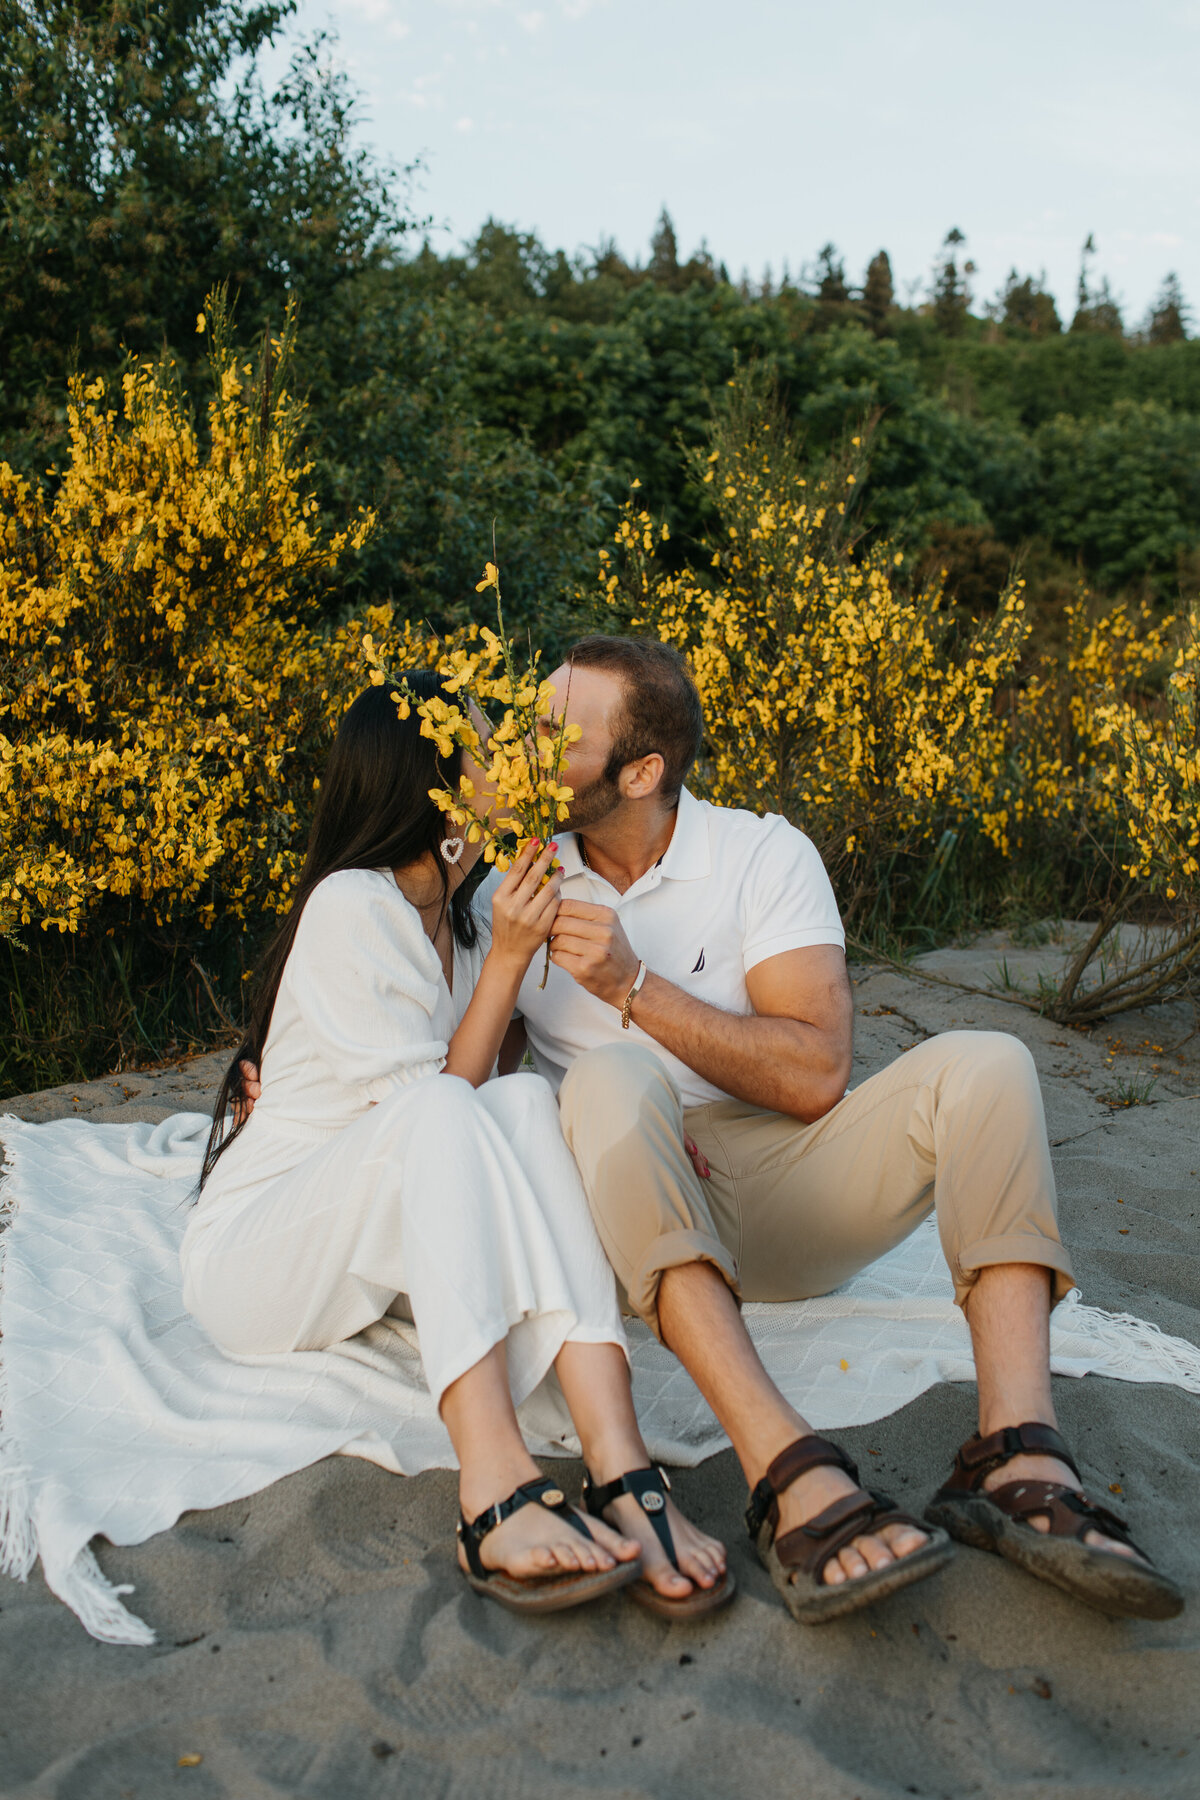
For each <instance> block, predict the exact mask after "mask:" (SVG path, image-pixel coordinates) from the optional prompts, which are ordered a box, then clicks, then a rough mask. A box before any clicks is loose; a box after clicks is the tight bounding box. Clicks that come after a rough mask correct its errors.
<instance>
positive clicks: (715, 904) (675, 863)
mask: <svg viewBox="0 0 1200 1800" xmlns="http://www.w3.org/2000/svg"><path fill="white" fill-rule="evenodd" d="M559 843H560V848H559V853H558V859H559V861H560V862H561V864H562V866H563V869H564V871H565V874H564V878H563V886H562V892H563V898H564V899H570V900H585V901H588V902H590V903H591V904H592V905H593V906H611V907H612V908H614V909H615V911H616V912H617V913H618V915H619V916H620V920H621V925H622V928H623V929H624V931H625V935H626V936H627V937H628V939H629V942H630V944H631V945H632V946H633V950H634V954H635V955H636V956H639V957H641V958H642V959H643V961H644V962H645V963H646V966H647V968H649V969H650V970H651V971H652V972H653V973H654V974H655V975H661V976H663V977H664V978H665V979H666V980H667V981H673V982H674V983H675V985H676V986H677V987H681V988H683V989H684V990H685V992H687V993H689V994H694V995H695V996H696V998H697V1000H705V1001H707V1002H708V1004H709V1005H710V1006H716V1007H719V1008H720V1009H721V1011H722V1012H730V1013H738V1014H740V1015H742V1016H743V1017H745V1016H748V1015H749V1014H751V1013H752V1012H753V1011H754V1008H753V1007H752V1006H751V1004H750V996H749V994H748V993H747V992H746V976H747V974H748V973H749V971H750V970H751V969H753V968H754V967H755V966H756V965H757V964H758V963H761V962H765V961H766V960H767V958H768V957H770V956H778V955H780V954H781V952H783V951H785V950H801V949H805V948H807V947H808V946H809V945H812V944H836V945H838V946H839V947H840V948H842V949H844V948H845V944H846V934H845V932H844V931H843V929H842V922H841V919H840V918H839V917H838V909H837V902H836V900H835V899H834V897H833V888H832V887H831V886H830V882H829V877H828V875H827V874H826V873H825V865H824V863H823V862H822V861H821V858H820V856H819V854H818V852H817V850H816V847H815V845H814V844H813V843H812V842H811V840H810V839H809V838H806V837H805V835H804V833H803V832H802V831H797V829H796V827H795V826H794V825H789V824H788V822H787V820H786V819H784V818H781V817H780V816H779V814H777V813H768V814H767V815H766V816H765V817H764V818H759V817H758V816H757V814H755V813H750V812H742V811H740V810H735V809H734V808H732V807H726V806H710V805H709V803H708V802H707V801H706V800H697V799H696V798H695V796H694V795H692V794H689V793H688V791H687V789H686V788H685V789H684V790H683V792H682V793H681V794H680V796H679V810H678V813H677V815H676V819H675V830H674V833H673V835H672V837H671V842H670V843H669V844H668V845H667V848H666V850H665V851H664V852H663V855H662V856H661V857H660V858H659V860H658V862H657V863H655V865H654V867H653V868H651V869H647V871H646V873H645V874H644V875H643V876H642V877H641V878H640V880H638V881H635V882H634V884H633V886H632V887H631V888H629V889H627V891H626V892H625V893H623V894H619V893H618V892H617V890H616V888H614V887H612V886H610V884H609V883H608V882H607V881H604V880H603V879H602V878H601V877H600V876H599V875H597V874H595V873H594V872H593V871H592V870H591V869H589V868H587V866H586V865H585V863H584V861H583V858H582V856H581V854H580V850H579V840H578V838H577V837H576V835H575V833H574V832H567V833H564V835H563V836H562V838H561V839H560V840H559ZM501 879H502V877H501V876H500V875H499V874H498V873H497V872H496V871H495V870H493V871H492V872H491V873H490V874H489V875H488V877H487V879H486V880H485V881H484V882H483V883H482V884H481V886H480V887H479V889H478V891H477V893H476V895H475V900H474V905H475V907H476V908H477V910H478V911H479V913H480V915H481V917H482V918H483V919H484V920H485V921H486V922H487V923H489V924H490V922H491V911H492V908H491V897H492V893H493V891H494V889H495V887H496V885H497V884H498V882H499V881H500V880H501ZM544 963H545V957H544V953H543V952H542V951H540V950H539V951H538V953H537V955H536V956H535V957H534V959H533V961H532V963H531V964H530V965H529V972H528V974H527V975H526V977H525V980H524V981H523V982H522V984H521V991H520V996H519V999H518V1001H517V1006H518V1009H519V1011H520V1012H521V1013H522V1014H523V1015H524V1018H525V1027H526V1031H527V1032H528V1036H529V1047H530V1051H531V1053H532V1056H533V1063H534V1067H535V1068H536V1069H537V1071H538V1074H539V1075H544V1076H545V1077H546V1079H547V1081H549V1082H550V1083H551V1085H552V1086H553V1087H554V1088H555V1089H557V1087H558V1085H559V1083H560V1082H561V1080H562V1078H563V1076H564V1075H565V1074H566V1072H567V1069H568V1068H569V1067H570V1065H571V1063H573V1062H574V1060H575V1058H576V1057H577V1056H580V1055H582V1053H583V1052H584V1051H585V1050H592V1049H595V1048H596V1046H597V1045H599V1044H611V1043H639V1044H645V1045H647V1047H648V1048H649V1049H651V1050H653V1051H654V1053H655V1054H656V1055H657V1056H659V1057H660V1058H661V1059H662V1061H663V1063H664V1064H665V1065H666V1067H667V1068H668V1069H669V1070H670V1073H671V1075H672V1076H673V1077H674V1080H675V1082H676V1085H677V1086H678V1088H679V1091H680V1093H681V1095H682V1096H683V1104H684V1105H685V1106H706V1105H707V1104H708V1103H709V1102H710V1101H712V1100H727V1099H729V1095H728V1094H726V1093H724V1092H723V1091H722V1089H720V1088H719V1087H714V1085H713V1084H712V1082H710V1081H705V1080H704V1079H703V1078H702V1077H701V1076H699V1075H697V1074H696V1072H695V1071H694V1070H693V1069H689V1068H688V1066H687V1065H686V1063H682V1062H680V1061H679V1059H678V1057H675V1056H672V1055H671V1053H670V1051H669V1050H665V1049H664V1048H663V1046H662V1045H661V1044H659V1043H658V1042H656V1040H655V1039H654V1038H652V1037H649V1036H647V1034H646V1033H645V1032H644V1031H641V1030H639V1028H638V1026H637V1025H636V1024H635V1023H632V1024H631V1025H630V1027H629V1030H628V1031H622V1029H621V1015H620V1012H619V1011H618V1010H617V1008H616V1007H614V1006H609V1005H608V1004H607V1002H606V1001H604V1000H599V999H597V998H596V996H595V995H594V994H589V993H588V992H587V990H586V989H585V988H581V987H580V986H579V985H578V983H577V982H576V981H574V980H573V979H572V977H571V976H570V975H568V974H567V972H566V970H565V969H560V968H557V967H556V966H555V965H554V964H553V963H552V964H551V965H550V974H549V977H548V979H547V982H546V986H545V987H544V988H539V987H538V983H539V981H540V980H541V978H542V969H543V967H544Z"/></svg>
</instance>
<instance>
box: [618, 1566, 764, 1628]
mask: <svg viewBox="0 0 1200 1800" xmlns="http://www.w3.org/2000/svg"><path fill="white" fill-rule="evenodd" d="M736 1593H737V1582H736V1581H735V1580H734V1579H733V1576H732V1575H731V1574H730V1573H729V1571H728V1570H726V1572H725V1575H724V1577H723V1578H722V1580H720V1581H718V1583H717V1585H716V1587H711V1588H701V1587H697V1588H693V1589H692V1592H691V1593H690V1594H688V1595H686V1596H685V1598H684V1599H682V1600H668V1599H667V1597H666V1595H665V1594H660V1593H658V1592H657V1590H656V1589H655V1588H652V1587H651V1586H650V1583H649V1582H648V1581H644V1580H643V1581H637V1582H635V1583H634V1585H633V1586H632V1587H631V1588H630V1590H629V1598H630V1599H631V1600H636V1601H637V1603H638V1605H639V1606H642V1607H645V1609H646V1611H647V1612H649V1613H654V1614H656V1615H657V1617H658V1618H660V1619H701V1618H703V1617H704V1616H705V1615H706V1614H707V1613H714V1612H716V1611H717V1610H718V1608H719V1607H722V1606H728V1604H729V1602H730V1601H731V1600H732V1599H733V1596H734V1595H735V1594H736Z"/></svg>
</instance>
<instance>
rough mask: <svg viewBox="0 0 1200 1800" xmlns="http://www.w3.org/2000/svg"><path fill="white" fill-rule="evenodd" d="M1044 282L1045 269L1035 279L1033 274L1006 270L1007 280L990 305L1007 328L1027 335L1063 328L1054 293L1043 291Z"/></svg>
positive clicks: (1046, 334) (1041, 333)
mask: <svg viewBox="0 0 1200 1800" xmlns="http://www.w3.org/2000/svg"><path fill="white" fill-rule="evenodd" d="M1045 284H1046V277H1045V274H1044V273H1043V274H1042V275H1041V276H1039V277H1038V279H1037V280H1036V281H1035V280H1034V278H1033V276H1032V275H1026V276H1024V277H1023V278H1018V276H1017V271H1016V270H1015V269H1010V270H1009V275H1008V280H1007V281H1006V282H1005V284H1004V286H1003V288H1002V289H1001V291H1000V297H999V299H998V301H997V302H996V305H995V307H994V308H993V309H992V310H993V313H994V314H995V313H998V314H999V316H1000V322H1001V324H1002V325H1003V326H1004V328H1005V330H1006V331H1009V332H1012V333H1014V334H1021V335H1027V336H1029V337H1051V336H1053V335H1054V333H1055V332H1059V331H1061V330H1062V320H1061V319H1060V318H1059V316H1058V308H1057V307H1056V306H1055V304H1054V296H1053V294H1049V293H1047V292H1046V285H1045Z"/></svg>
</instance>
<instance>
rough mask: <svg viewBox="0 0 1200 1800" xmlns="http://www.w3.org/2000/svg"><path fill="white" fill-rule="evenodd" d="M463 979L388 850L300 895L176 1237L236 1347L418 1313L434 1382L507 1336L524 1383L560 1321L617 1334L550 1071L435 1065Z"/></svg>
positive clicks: (230, 1347) (323, 1343)
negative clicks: (248, 1082)
mask: <svg viewBox="0 0 1200 1800" xmlns="http://www.w3.org/2000/svg"><path fill="white" fill-rule="evenodd" d="M482 960H483V951H482V948H481V947H476V949H474V950H463V949H462V948H461V946H458V945H456V947H455V951H454V970H453V972H454V992H453V995H451V992H450V989H449V988H448V987H447V985H446V981H445V978H444V976H443V974H442V967H441V962H440V959H439V957H438V954H437V951H436V950H435V949H434V947H433V945H432V944H431V943H430V941H429V939H428V937H427V936H426V934H425V931H424V929H423V927H422V924H421V920H420V916H419V914H418V913H417V912H416V910H415V908H413V907H412V906H410V905H409V903H408V901H407V900H406V899H405V898H404V896H403V894H401V892H400V890H399V888H398V887H397V886H396V883H395V880H394V878H393V877H392V875H391V873H390V872H389V871H386V870H367V869H350V870H344V871H341V872H339V873H338V874H335V875H330V876H327V877H326V879H325V880H324V881H322V882H321V883H320V884H319V885H318V886H317V887H316V888H315V889H314V890H313V892H312V894H311V895H310V896H309V899H308V901H307V903H306V905H305V907H304V911H303V914H302V915H301V919H300V924H299V927H298V929H297V932H296V938H295V942H294V944H293V946H292V950H291V953H290V955H289V957H288V960H287V964H286V966H285V968H284V972H283V978H282V980H281V982H280V986H279V994H278V998H277V999H276V1002H275V1009H274V1013H273V1016H272V1019H271V1026H270V1030H269V1032H268V1034H267V1042H266V1046H265V1048H264V1051H263V1057H262V1068H261V1075H262V1097H261V1099H260V1100H259V1101H258V1104H257V1105H256V1106H255V1108H254V1111H253V1113H252V1115H251V1117H250V1120H249V1122H248V1123H247V1125H246V1127H245V1129H244V1130H243V1131H242V1132H241V1133H240V1135H239V1136H238V1137H237V1138H236V1139H235V1141H234V1142H233V1143H232V1144H231V1145H230V1147H229V1148H228V1149H227V1150H226V1151H225V1153H224V1154H223V1155H222V1156H221V1158H220V1160H219V1161H218V1163H217V1165H216V1168H215V1169H214V1171H213V1173H212V1175H211V1176H210V1177H209V1180H208V1182H207V1184H206V1186H205V1188H204V1190H203V1193H202V1194H201V1197H200V1200H199V1203H198V1204H197V1206H196V1209H195V1211H194V1213H193V1215H192V1218H191V1220H190V1222H189V1224H188V1228H187V1232H186V1235H185V1237H184V1242H183V1250H182V1258H183V1271H184V1289H183V1294H184V1301H185V1304H186V1305H187V1307H188V1309H189V1311H190V1312H192V1313H193V1314H194V1316H195V1317H196V1318H197V1319H199V1321H200V1323H201V1324H202V1325H203V1326H204V1327H205V1329H206V1330H207V1331H208V1332H209V1334H210V1336H211V1337H212V1338H213V1339H214V1340H215V1341H216V1342H217V1343H218V1344H219V1345H220V1346H221V1347H222V1349H224V1350H226V1351H228V1352H229V1353H231V1354H233V1355H261V1354H270V1353H273V1352H278V1351H290V1350H310V1349H325V1348H327V1347H328V1346H329V1345H330V1344H333V1343H338V1342H340V1341H341V1340H342V1339H344V1338H347V1337H351V1336H353V1335H354V1334H355V1333H356V1332H358V1331H361V1330H363V1329H364V1328H365V1327H366V1326H367V1325H369V1324H371V1323H372V1322H373V1321H374V1320H376V1319H378V1318H381V1317H382V1316H383V1315H384V1314H385V1313H387V1312H394V1313H400V1314H406V1313H410V1314H411V1318H412V1320H413V1323H414V1324H415V1326H416V1329H417V1336H418V1340H419V1343H420V1349H421V1359H422V1362H423V1364H424V1368H425V1376H426V1380H427V1382H428V1384H429V1390H430V1394H431V1396H432V1398H433V1400H434V1403H435V1404H437V1403H438V1402H440V1400H441V1397H442V1394H443V1393H444V1392H445V1390H446V1388H447V1387H448V1386H449V1385H450V1383H451V1382H452V1381H454V1380H456V1379H457V1378H458V1376H460V1375H462V1374H464V1373H465V1372H466V1371H467V1370H468V1369H470V1368H471V1367H473V1365H474V1364H475V1363H477V1362H478V1361H479V1360H480V1358H481V1357H483V1356H484V1355H486V1353H487V1352H488V1351H489V1350H490V1349H491V1348H492V1346H493V1345H494V1344H497V1343H499V1342H500V1341H501V1340H503V1339H505V1338H507V1340H508V1348H507V1357H508V1372H509V1382H510V1386H511V1388H512V1394H513V1400H514V1403H515V1404H518V1405H519V1404H520V1403H521V1401H523V1400H524V1399H525V1398H527V1396H528V1395H530V1394H531V1393H532V1392H533V1390H534V1389H535V1388H536V1387H537V1386H538V1384H539V1382H541V1380H542V1378H543V1377H544V1376H545V1375H546V1373H547V1371H548V1370H549V1369H550V1368H551V1366H552V1364H553V1362H554V1359H555V1357H556V1356H557V1355H558V1352H559V1350H560V1349H561V1348H562V1346H563V1344H564V1343H567V1342H574V1343H613V1344H619V1345H620V1346H621V1348H622V1349H623V1350H624V1348H625V1337H624V1332H623V1330H622V1328H621V1320H620V1314H619V1311H618V1307H617V1299H616V1290H615V1283H614V1279H613V1275H612V1271H611V1269H610V1268H609V1265H608V1261H607V1259H606V1257H605V1255H604V1252H603V1249H602V1248H601V1245H600V1242H599V1239H598V1238H597V1236H596V1232H595V1227H594V1226H593V1224H592V1219H591V1214H590V1212H589V1210H588V1205H587V1201H586V1199H585V1197H584V1193H583V1189H582V1187H581V1185H580V1181H579V1175H578V1172H577V1171H576V1168H575V1163H574V1161H573V1159H572V1157H571V1154H570V1152H569V1151H568V1149H567V1146H566V1144H565V1142H564V1141H563V1136H562V1131H561V1129H560V1126H559V1122H558V1108H557V1105H556V1103H555V1100H554V1096H553V1094H552V1093H551V1091H550V1088H549V1086H548V1085H547V1084H546V1082H544V1081H543V1080H542V1079H541V1077H540V1076H537V1075H530V1074H520V1075H509V1076H505V1077H502V1078H499V1079H493V1080H491V1081H488V1082H486V1083H485V1084H484V1085H483V1086H482V1087H480V1088H478V1089H475V1088H472V1087H471V1085H470V1083H469V1082H467V1081H464V1080H462V1079H461V1078H460V1077H458V1076H454V1075H444V1074H442V1073H441V1070H442V1067H443V1064H444V1062H445V1059H446V1050H447V1043H448V1040H449V1038H450V1037H451V1035H452V1033H453V1031H454V1029H455V1027H456V1025H457V1024H458V1021H459V1019H460V1018H461V1016H462V1013H463V1012H464V1011H465V1010H466V1006H467V1002H468V1000H469V999H470V996H471V992H472V991H473V989H474V986H475V982H476V980H477V979H478V976H479V970H480V967H481V966H482Z"/></svg>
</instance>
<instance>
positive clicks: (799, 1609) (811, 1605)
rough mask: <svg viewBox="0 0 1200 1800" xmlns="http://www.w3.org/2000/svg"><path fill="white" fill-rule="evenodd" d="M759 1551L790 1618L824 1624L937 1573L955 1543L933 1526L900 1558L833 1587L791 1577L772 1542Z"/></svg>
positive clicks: (952, 1556)
mask: <svg viewBox="0 0 1200 1800" xmlns="http://www.w3.org/2000/svg"><path fill="white" fill-rule="evenodd" d="M765 1533H766V1528H764V1535H765ZM758 1554H759V1559H760V1561H761V1562H762V1564H763V1567H764V1568H765V1569H766V1570H767V1572H768V1574H769V1575H770V1577H771V1580H772V1581H773V1582H774V1584H775V1586H776V1588H778V1590H779V1592H780V1594H781V1595H782V1597H783V1603H784V1605H785V1606H786V1607H787V1609H788V1611H789V1612H790V1613H791V1615H792V1617H793V1619H798V1620H799V1622H800V1623H801V1625H827V1624H829V1623H830V1621H831V1620H833V1619H841V1618H844V1617H845V1616H846V1614H847V1613H853V1612H858V1611H859V1610H860V1609H861V1608H862V1607H864V1606H874V1605H875V1603H876V1601H878V1600H886V1599H887V1598H888V1596H889V1595H891V1594H896V1593H899V1591H900V1589H901V1588H906V1587H911V1586H912V1585H913V1583H914V1582H917V1581H926V1580H928V1578H929V1577H930V1576H931V1575H936V1574H937V1573H938V1571H939V1570H940V1569H944V1568H945V1567H946V1564H947V1563H949V1562H952V1561H953V1559H954V1545H953V1544H952V1543H951V1542H950V1539H949V1538H948V1537H947V1536H946V1533H945V1532H944V1531H942V1530H940V1529H935V1530H934V1531H933V1532H931V1534H930V1541H929V1542H928V1543H927V1544H924V1545H922V1547H921V1549H920V1550H914V1551H912V1553H911V1554H910V1555H908V1556H902V1557H901V1558H900V1560H899V1562H895V1563H889V1564H888V1566H887V1568H885V1569H874V1570H872V1572H871V1573H870V1574H869V1575H857V1576H855V1577H854V1579H853V1580H852V1581H843V1582H839V1583H838V1584H837V1586H836V1587H830V1586H829V1585H828V1584H827V1583H826V1582H823V1581H820V1580H814V1578H813V1577H812V1576H808V1577H804V1576H801V1577H800V1578H799V1581H796V1580H793V1579H791V1573H792V1572H789V1570H788V1569H787V1568H786V1567H785V1566H784V1564H783V1563H781V1562H780V1560H779V1557H778V1556H777V1555H776V1553H775V1546H774V1544H771V1545H770V1546H769V1547H768V1548H766V1549H765V1550H764V1549H763V1548H761V1547H760V1548H759V1552H758ZM802 1583H806V1584H807V1585H801V1584H802Z"/></svg>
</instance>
